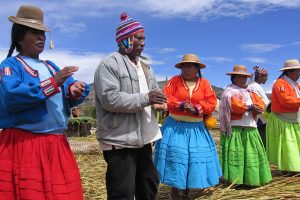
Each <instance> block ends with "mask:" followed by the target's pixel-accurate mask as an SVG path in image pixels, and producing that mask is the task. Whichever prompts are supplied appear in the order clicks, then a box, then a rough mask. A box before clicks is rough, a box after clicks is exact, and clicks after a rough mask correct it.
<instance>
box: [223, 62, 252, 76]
mask: <svg viewBox="0 0 300 200" xmlns="http://www.w3.org/2000/svg"><path fill="white" fill-rule="evenodd" d="M226 74H227V75H235V74H236V75H243V76H247V77H251V74H249V73H247V67H246V66H244V65H235V66H234V67H233V71H232V72H228V73H226Z"/></svg>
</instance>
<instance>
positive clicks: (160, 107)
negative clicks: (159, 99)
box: [151, 103, 168, 111]
mask: <svg viewBox="0 0 300 200" xmlns="http://www.w3.org/2000/svg"><path fill="white" fill-rule="evenodd" d="M151 107H152V108H153V109H154V110H159V111H164V110H167V109H168V106H167V104H166V103H163V104H153V105H152V106H151Z"/></svg>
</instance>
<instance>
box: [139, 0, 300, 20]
mask: <svg viewBox="0 0 300 200" xmlns="http://www.w3.org/2000/svg"><path fill="white" fill-rule="evenodd" d="M139 4H140V5H141V6H140V7H139V9H140V8H147V10H146V11H148V12H150V13H153V14H154V15H155V16H157V17H164V18H173V17H177V18H188V19H190V18H200V19H201V20H204V21H206V20H212V19H215V18H218V17H222V16H231V17H238V18H245V17H248V16H252V15H257V14H262V13H265V12H268V11H273V10H276V9H278V8H290V9H291V8H299V7H300V1H295V0H240V1H236V0H201V1H199V0H189V1H188V2H187V1H185V0H164V1H162V0H144V1H141V2H139Z"/></svg>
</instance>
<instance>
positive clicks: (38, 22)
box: [8, 5, 50, 31]
mask: <svg viewBox="0 0 300 200" xmlns="http://www.w3.org/2000/svg"><path fill="white" fill-rule="evenodd" d="M8 19H9V21H11V22H14V23H17V24H21V25H24V26H28V27H31V28H34V29H38V30H42V31H50V30H49V29H48V28H47V27H46V26H45V25H44V14H43V11H42V10H41V9H40V8H38V7H35V6H29V5H22V6H20V8H19V10H18V12H17V15H16V16H10V17H8Z"/></svg>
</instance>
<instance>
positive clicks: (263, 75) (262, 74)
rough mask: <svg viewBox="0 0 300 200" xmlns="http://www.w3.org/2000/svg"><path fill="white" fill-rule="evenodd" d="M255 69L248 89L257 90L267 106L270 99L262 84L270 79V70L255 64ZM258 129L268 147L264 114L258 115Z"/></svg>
mask: <svg viewBox="0 0 300 200" xmlns="http://www.w3.org/2000/svg"><path fill="white" fill-rule="evenodd" d="M253 69H254V80H252V81H250V84H249V85H248V89H251V90H253V91H254V92H256V93H257V94H258V95H259V96H261V98H262V99H263V101H264V103H265V105H266V107H267V106H268V105H269V103H270V100H269V99H268V97H267V95H266V93H265V91H264V89H263V88H262V87H261V85H260V84H265V83H266V82H267V80H268V71H267V70H266V69H264V68H262V67H259V66H255V67H253ZM257 129H258V131H259V134H260V137H261V139H262V142H263V144H264V146H265V148H266V119H265V117H264V116H263V114H261V115H259V116H258V121H257Z"/></svg>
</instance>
